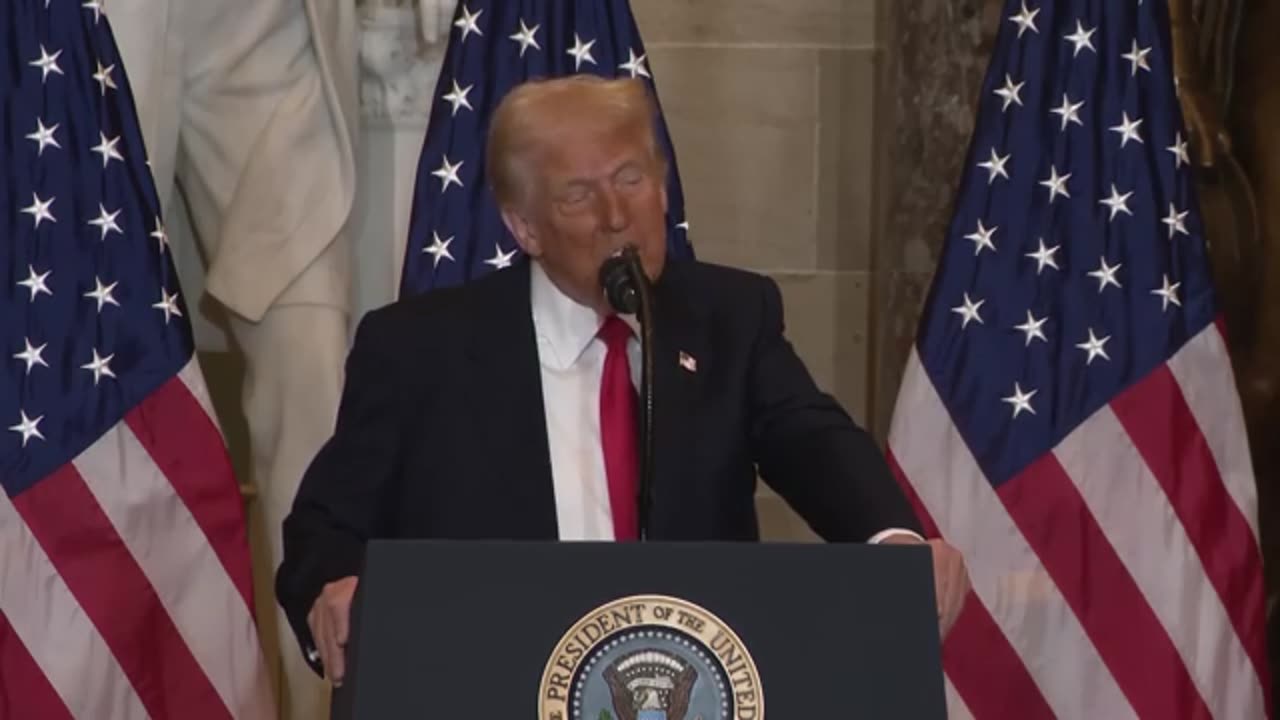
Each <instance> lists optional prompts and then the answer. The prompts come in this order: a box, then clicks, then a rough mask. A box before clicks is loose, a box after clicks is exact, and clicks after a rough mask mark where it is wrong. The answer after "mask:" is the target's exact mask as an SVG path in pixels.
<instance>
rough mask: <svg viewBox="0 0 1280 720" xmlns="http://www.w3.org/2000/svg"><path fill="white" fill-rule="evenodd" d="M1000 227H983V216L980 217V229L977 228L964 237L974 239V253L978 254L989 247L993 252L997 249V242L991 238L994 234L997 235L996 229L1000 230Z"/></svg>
mask: <svg viewBox="0 0 1280 720" xmlns="http://www.w3.org/2000/svg"><path fill="white" fill-rule="evenodd" d="M999 229H1000V228H998V227H993V228H985V227H983V226H982V218H978V229H977V230H974V231H973V232H971V233H969V234H968V235H965V236H964V239H965V240H972V241H973V244H974V247H973V254H974V255H977V254H979V253H981V252H982V248H989V249H990V250H991V252H995V251H996V244H995V242H993V241H992V240H991V237H992V236H993V235H995V234H996V230H999Z"/></svg>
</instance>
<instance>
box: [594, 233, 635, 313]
mask: <svg viewBox="0 0 1280 720" xmlns="http://www.w3.org/2000/svg"><path fill="white" fill-rule="evenodd" d="M638 261H639V258H638V256H637V255H636V251H635V248H633V247H631V246H627V247H626V248H623V249H622V250H621V251H619V252H617V253H614V254H613V255H612V256H610V257H609V259H607V260H605V261H604V263H603V264H602V265H601V266H600V286H601V287H602V288H604V294H605V298H607V299H608V300H609V306H610V307H612V308H613V309H614V312H618V313H622V314H624V315H634V314H636V313H637V312H639V310H640V290H639V288H637V287H636V285H635V280H634V276H633V273H632V272H631V265H632V263H633V262H638Z"/></svg>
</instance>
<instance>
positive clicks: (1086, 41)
mask: <svg viewBox="0 0 1280 720" xmlns="http://www.w3.org/2000/svg"><path fill="white" fill-rule="evenodd" d="M1097 31H1098V28H1093V29H1090V30H1085V29H1084V25H1083V24H1082V23H1081V22H1080V21H1079V20H1077V21H1076V31H1075V33H1074V34H1072V35H1064V36H1063V39H1064V40H1066V41H1068V42H1070V43H1073V44H1074V45H1075V46H1076V50H1075V53H1074V54H1073V55H1072V57H1079V55H1080V51H1081V50H1083V49H1085V48H1089V49H1090V50H1092V51H1093V52H1094V54H1095V55H1096V54H1097V53H1098V48H1096V47H1094V46H1093V40H1092V38H1093V34H1094V33H1095V32H1097Z"/></svg>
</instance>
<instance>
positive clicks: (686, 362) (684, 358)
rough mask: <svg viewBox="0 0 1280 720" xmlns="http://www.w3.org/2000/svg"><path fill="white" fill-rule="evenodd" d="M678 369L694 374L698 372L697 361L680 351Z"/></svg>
mask: <svg viewBox="0 0 1280 720" xmlns="http://www.w3.org/2000/svg"><path fill="white" fill-rule="evenodd" d="M680 367H682V368H684V369H685V370H688V371H689V372H691V373H696V372H698V359H697V358H695V357H694V356H692V355H690V354H689V353H687V352H685V351H683V350H681V351H680Z"/></svg>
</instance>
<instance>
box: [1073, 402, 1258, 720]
mask: <svg viewBox="0 0 1280 720" xmlns="http://www.w3.org/2000/svg"><path fill="white" fill-rule="evenodd" d="M1054 454H1055V455H1057V457H1058V461H1059V462H1060V463H1061V464H1062V467H1063V469H1064V470H1066V472H1067V475H1069V476H1070V477H1071V480H1072V482H1073V483H1074V484H1075V486H1076V488H1077V489H1079V491H1080V495H1081V496H1082V497H1083V498H1084V502H1085V504H1086V505H1087V506H1088V507H1089V511H1090V512H1091V513H1092V514H1093V517H1094V519H1095V520H1096V521H1097V523H1098V526H1099V527H1100V528H1101V529H1102V532H1103V533H1104V534H1105V535H1106V536H1107V540H1108V541H1110V543H1111V545H1112V547H1113V548H1114V549H1115V552H1116V555H1118V556H1119V558H1120V560H1121V562H1123V563H1124V565H1125V568H1126V569H1127V570H1128V571H1129V574H1130V575H1131V576H1132V577H1133V580H1134V582H1136V583H1137V584H1138V588H1139V589H1140V590H1141V592H1142V596H1143V598H1144V599H1145V600H1146V602H1147V604H1148V605H1150V606H1151V609H1152V611H1154V612H1155V615H1156V617H1157V618H1158V619H1159V621H1160V624H1161V625H1162V626H1163V627H1164V630H1165V632H1167V633H1168V634H1169V637H1170V639H1171V640H1172V641H1173V645H1174V647H1175V648H1177V650H1178V654H1179V655H1180V656H1181V657H1182V661H1183V664H1185V665H1186V667H1187V670H1188V671H1189V673H1190V674H1191V678H1192V680H1193V681H1194V682H1195V684H1196V688H1198V689H1199V691H1200V695H1201V696H1202V697H1203V698H1204V700H1205V703H1206V704H1207V705H1208V706H1209V710H1210V711H1212V713H1213V716H1214V717H1221V718H1246V717H1249V718H1251V717H1262V716H1263V715H1264V713H1263V710H1262V708H1263V699H1262V685H1261V684H1260V683H1259V682H1258V680H1257V674H1256V673H1254V671H1253V664H1252V663H1251V662H1250V660H1249V656H1248V654H1247V653H1246V652H1245V649H1244V645H1243V644H1242V643H1241V642H1240V638H1239V637H1238V636H1237V635H1236V633H1235V628H1234V627H1233V626H1232V624H1231V619H1230V618H1229V617H1227V611H1226V608H1225V607H1223V605H1222V599H1221V598H1220V597H1218V593H1217V592H1216V591H1215V590H1214V588H1213V585H1212V584H1210V582H1209V578H1208V576H1207V575H1206V574H1205V572H1204V567H1203V566H1202V565H1201V564H1200V557H1199V556H1198V555H1197V554H1196V549H1195V547H1193V546H1192V543H1191V539H1190V538H1189V537H1188V536H1187V533H1186V530H1185V529H1184V528H1183V526H1182V523H1181V522H1180V521H1179V520H1178V517H1177V514H1176V513H1175V512H1174V510H1173V506H1172V505H1171V504H1170V503H1169V499H1168V497H1167V496H1166V495H1165V493H1164V489H1163V488H1162V487H1161V486H1160V484H1159V482H1158V481H1157V480H1156V478H1155V476H1154V475H1153V474H1152V473H1151V470H1150V468H1148V467H1147V465H1146V462H1145V461H1144V460H1143V458H1142V455H1141V454H1140V453H1139V452H1138V449H1137V448H1136V447H1134V445H1133V443H1132V442H1130V440H1129V435H1128V434H1127V433H1126V432H1125V429H1124V426H1123V425H1121V424H1120V420H1119V418H1117V417H1116V416H1115V413H1114V412H1112V411H1111V408H1110V407H1104V408H1102V409H1101V410H1099V411H1098V412H1096V413H1094V414H1093V416H1092V417H1090V418H1089V419H1088V420H1086V421H1085V422H1084V424H1082V425H1080V426H1079V427H1078V428H1076V429H1075V430H1074V431H1073V432H1072V433H1071V434H1070V435H1068V436H1067V437H1066V438H1065V439H1064V440H1063V441H1062V442H1061V443H1060V444H1059V445H1058V447H1057V449H1056V450H1055V451H1054Z"/></svg>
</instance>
